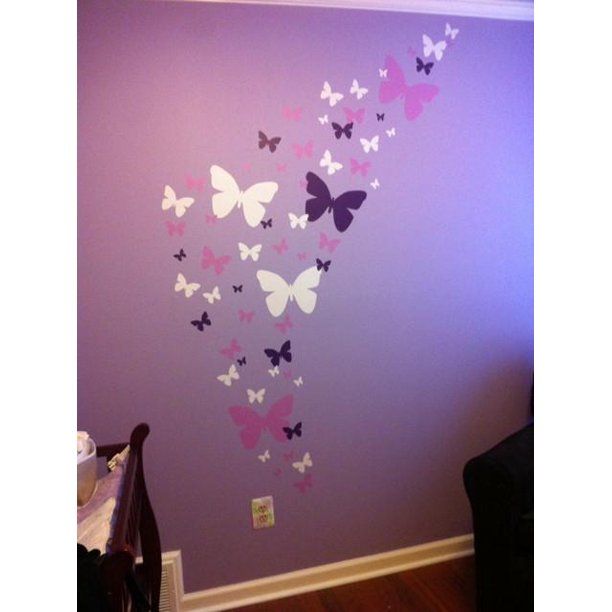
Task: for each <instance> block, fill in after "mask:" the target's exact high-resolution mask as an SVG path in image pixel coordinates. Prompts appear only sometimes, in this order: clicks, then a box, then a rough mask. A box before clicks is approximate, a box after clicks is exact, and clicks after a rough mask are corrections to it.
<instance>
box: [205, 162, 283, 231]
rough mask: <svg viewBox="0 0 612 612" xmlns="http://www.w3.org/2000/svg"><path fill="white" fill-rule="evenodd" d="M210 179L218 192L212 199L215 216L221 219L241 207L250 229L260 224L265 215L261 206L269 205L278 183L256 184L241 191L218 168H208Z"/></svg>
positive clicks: (223, 171) (227, 173)
mask: <svg viewBox="0 0 612 612" xmlns="http://www.w3.org/2000/svg"><path fill="white" fill-rule="evenodd" d="M210 177H211V184H212V186H213V187H214V188H215V189H216V190H217V191H219V193H215V194H214V195H213V197H212V207H213V212H214V213H215V216H216V217H217V218H219V219H223V217H227V215H229V214H230V213H231V212H232V210H233V209H234V207H235V206H236V205H238V208H240V207H242V212H243V213H244V219H245V221H246V222H247V224H248V225H250V226H251V227H257V226H258V225H259V224H260V223H261V220H262V219H263V218H264V215H265V214H266V209H265V208H264V207H263V204H269V203H270V202H271V201H272V198H273V197H274V196H275V195H276V192H277V191H278V183H275V182H274V181H266V182H265V183H256V184H255V185H252V186H251V187H249V188H248V189H247V190H246V191H242V190H241V189H240V187H238V183H236V181H235V180H234V177H233V176H232V175H231V174H230V173H229V172H227V170H224V169H223V168H220V167H219V166H211V167H210ZM262 203H263V204H262Z"/></svg>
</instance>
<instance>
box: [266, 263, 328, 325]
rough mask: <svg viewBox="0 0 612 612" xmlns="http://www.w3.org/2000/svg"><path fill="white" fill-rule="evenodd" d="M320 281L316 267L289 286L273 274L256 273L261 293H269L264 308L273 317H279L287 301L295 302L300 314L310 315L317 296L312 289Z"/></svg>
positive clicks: (298, 277)
mask: <svg viewBox="0 0 612 612" xmlns="http://www.w3.org/2000/svg"><path fill="white" fill-rule="evenodd" d="M320 279H321V275H320V274H319V272H318V271H317V268H316V266H312V267H311V268H308V269H306V270H304V271H303V272H302V273H301V274H299V275H298V276H297V278H296V279H295V280H294V281H293V284H291V285H290V284H289V283H287V281H285V279H284V278H282V277H281V276H279V275H278V274H275V273H274V272H269V271H268V270H258V271H257V280H258V281H259V286H260V287H261V289H262V291H264V292H266V293H269V295H268V296H267V297H266V306H267V307H268V311H269V312H270V314H271V315H272V316H273V317H280V316H281V315H282V314H283V312H284V311H285V308H286V307H287V302H289V301H292V302H293V301H295V303H296V304H297V305H298V307H299V308H300V310H301V311H302V312H304V313H306V314H311V313H312V312H313V311H314V309H315V306H316V303H317V294H316V293H315V292H314V291H313V289H316V288H317V287H318V286H319V281H320Z"/></svg>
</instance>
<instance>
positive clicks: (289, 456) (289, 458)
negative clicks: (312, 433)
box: [283, 451, 294, 463]
mask: <svg viewBox="0 0 612 612" xmlns="http://www.w3.org/2000/svg"><path fill="white" fill-rule="evenodd" d="M283 459H284V460H285V461H286V462H287V463H288V462H289V461H293V459H294V455H293V451H289V452H288V453H283Z"/></svg>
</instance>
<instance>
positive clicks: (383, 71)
mask: <svg viewBox="0 0 612 612" xmlns="http://www.w3.org/2000/svg"><path fill="white" fill-rule="evenodd" d="M387 70H388V68H384V69H383V68H379V69H378V76H379V77H380V78H381V79H386V78H387Z"/></svg>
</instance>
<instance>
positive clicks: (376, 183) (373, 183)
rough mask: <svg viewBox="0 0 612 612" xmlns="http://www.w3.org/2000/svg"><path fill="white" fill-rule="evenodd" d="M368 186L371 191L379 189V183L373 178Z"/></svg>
mask: <svg viewBox="0 0 612 612" xmlns="http://www.w3.org/2000/svg"><path fill="white" fill-rule="evenodd" d="M370 186H371V187H372V189H378V188H379V187H380V183H379V182H378V179H377V178H375V179H374V180H373V181H372V182H371V183H370Z"/></svg>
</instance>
